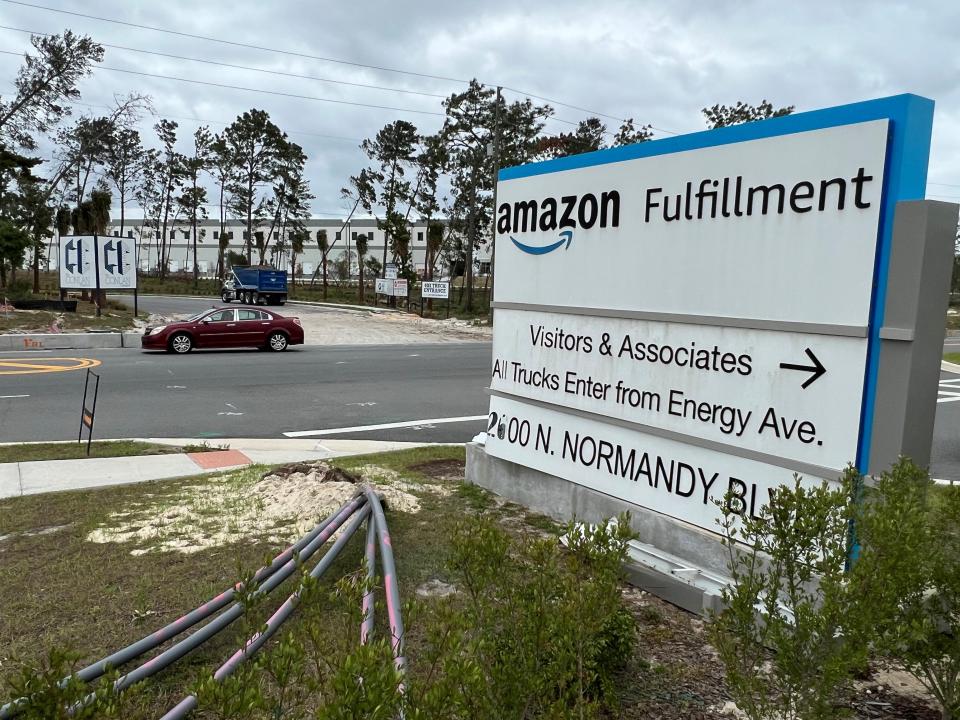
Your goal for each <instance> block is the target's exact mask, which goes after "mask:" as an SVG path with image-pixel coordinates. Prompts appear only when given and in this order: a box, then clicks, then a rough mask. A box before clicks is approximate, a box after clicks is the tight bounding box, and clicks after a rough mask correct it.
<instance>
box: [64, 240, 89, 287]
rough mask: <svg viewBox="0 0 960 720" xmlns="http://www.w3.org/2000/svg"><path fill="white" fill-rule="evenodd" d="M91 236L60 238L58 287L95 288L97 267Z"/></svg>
mask: <svg viewBox="0 0 960 720" xmlns="http://www.w3.org/2000/svg"><path fill="white" fill-rule="evenodd" d="M95 242H96V241H95V239H94V237H93V235H74V236H68V235H63V236H61V237H60V242H59V244H58V246H57V249H58V256H57V259H58V264H59V266H60V287H62V288H81V289H84V290H86V289H93V288H95V287H97V266H96V262H95V261H94V252H95V251H94V245H95Z"/></svg>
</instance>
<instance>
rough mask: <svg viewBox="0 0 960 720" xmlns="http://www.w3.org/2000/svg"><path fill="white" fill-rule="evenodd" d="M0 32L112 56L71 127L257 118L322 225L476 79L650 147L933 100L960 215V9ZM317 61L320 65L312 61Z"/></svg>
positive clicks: (197, 11) (574, 14) (398, 7)
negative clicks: (132, 120)
mask: <svg viewBox="0 0 960 720" xmlns="http://www.w3.org/2000/svg"><path fill="white" fill-rule="evenodd" d="M43 8H47V9H43ZM51 8H52V9H56V10H59V11H70V12H74V13H83V14H85V15H92V16H97V18H98V19H95V18H90V17H80V16H78V15H70V14H65V13H63V12H52V11H51V10H50V9H51ZM108 19H109V20H115V21H121V22H122V23H131V24H135V25H145V26H151V27H153V28H155V29H144V28H139V27H133V26H132V25H123V24H118V23H116V22H109V21H108ZM0 25H3V26H5V27H6V28H7V29H0V50H6V51H18V52H20V51H24V50H26V49H27V48H28V45H29V35H28V34H26V33H23V32H20V31H21V30H28V31H33V32H45V33H57V32H62V31H63V30H64V29H66V28H70V29H72V30H74V31H76V32H82V33H85V34H88V35H90V36H91V37H93V38H94V39H95V40H97V41H98V42H100V43H102V44H104V45H105V46H107V47H106V57H105V60H104V62H103V63H102V67H101V68H100V69H98V70H96V71H95V73H94V74H93V76H92V77H91V78H89V79H87V80H85V81H84V82H83V84H82V86H81V89H82V92H83V102H84V103H87V105H81V106H78V108H77V111H78V112H82V113H94V112H97V111H98V110H101V111H102V108H98V107H96V106H102V105H105V104H107V103H109V102H110V101H111V99H112V98H113V96H114V95H115V94H125V93H128V92H131V91H136V92H140V93H145V94H148V95H150V96H151V97H152V98H153V102H154V105H155V108H156V112H157V114H158V115H159V116H160V117H166V118H172V119H175V120H176V121H177V122H178V123H179V124H180V128H181V131H180V132H181V136H182V141H183V142H182V146H183V148H182V149H184V150H186V149H187V146H188V142H187V141H188V140H189V136H190V135H191V134H192V133H193V131H194V130H195V129H196V127H197V126H198V125H200V124H205V125H209V126H210V127H211V129H212V130H214V131H219V130H221V129H222V128H223V127H224V126H225V125H226V124H227V123H229V122H230V121H231V120H233V118H235V117H236V116H237V114H239V113H241V112H243V111H244V110H247V109H249V108H251V107H257V108H262V109H265V110H267V111H268V112H269V113H270V115H271V116H272V118H273V120H274V122H276V123H277V124H278V125H279V126H280V128H281V129H283V130H284V131H286V132H287V133H289V135H290V137H291V138H292V139H293V140H295V141H296V142H298V143H300V144H301V145H302V146H303V147H304V148H305V150H306V152H307V154H308V155H309V157H310V163H309V165H308V175H309V178H310V180H311V183H312V187H313V190H314V194H315V195H316V196H317V199H316V201H315V202H314V212H315V213H316V214H317V215H325V216H339V215H342V214H344V210H343V203H342V201H341V200H340V198H339V189H340V188H341V187H342V186H343V185H344V183H345V181H346V179H347V177H348V176H349V175H350V174H354V173H356V172H357V171H358V170H359V169H360V168H361V167H363V166H364V164H365V158H364V156H363V155H362V153H361V151H360V150H359V149H358V147H357V146H358V144H359V142H360V141H361V140H362V139H363V138H365V137H370V136H372V135H373V134H375V133H376V131H377V130H378V129H379V128H380V127H382V126H383V125H384V124H386V123H388V122H391V121H393V120H395V119H397V118H403V119H406V120H409V121H411V122H413V123H414V124H416V125H417V127H418V128H420V129H421V130H422V131H423V132H430V131H434V130H436V129H437V128H438V127H439V125H440V123H441V120H442V117H441V113H442V107H441V106H440V102H441V97H442V96H446V95H448V94H449V93H451V92H456V91H458V90H460V89H462V88H463V87H464V84H463V82H461V81H462V80H465V79H469V78H471V77H476V78H478V79H479V80H480V81H481V82H484V83H488V84H491V85H496V84H500V85H503V86H505V87H508V88H511V91H508V92H507V93H506V94H507V97H508V99H512V98H515V97H518V92H517V91H519V92H520V93H529V94H533V95H538V96H541V97H544V98H550V99H551V100H555V101H558V102H562V103H565V104H566V105H568V106H576V107H577V108H584V109H586V110H589V111H591V113H593V114H597V113H603V114H604V115H609V116H612V117H617V118H624V117H633V118H635V119H636V120H637V121H638V122H640V123H649V124H651V125H653V126H654V128H656V136H657V137H665V136H667V135H668V134H673V133H685V132H692V131H696V130H701V129H703V128H704V125H703V118H702V116H701V114H700V109H701V108H702V107H704V106H706V105H713V104H715V103H725V104H731V103H734V102H736V101H737V100H745V101H748V102H751V103H757V102H759V101H760V100H762V99H764V98H766V99H769V100H770V101H772V102H773V103H774V104H776V105H790V104H792V105H796V106H797V109H798V110H812V109H816V108H821V107H827V106H830V105H839V104H844V103H848V102H854V101H858V100H865V99H869V98H876V97H882V96H885V95H892V94H897V93H902V92H913V93H917V94H920V95H925V96H927V97H930V98H933V99H934V100H936V103H937V110H936V119H935V123H934V135H933V150H932V155H931V162H930V175H929V184H928V188H927V195H928V197H931V198H936V199H944V200H953V201H960V89H958V83H960V53H958V52H957V47H958V41H957V32H958V28H960V2H956V0H937V1H922V0H918V1H915V2H859V1H856V0H850V1H846V0H845V1H844V2H836V1H833V2H820V1H818V0H808V1H807V2H803V3H786V2H766V1H764V2H760V1H754V2H749V1H742V2H733V1H730V2H726V1H724V0H720V1H718V2H713V3H707V2H701V1H697V0H671V1H670V2H640V1H639V0H636V1H634V2H607V1H604V0H592V1H591V2H583V0H578V1H568V0H549V1H547V0H525V2H523V3H518V2H516V0H510V1H509V2H507V1H505V0H486V2H483V3H476V2H470V3H466V2H457V1H456V0H444V1H443V2H441V1H440V0H418V2H369V1H367V0H358V1H355V2H347V3H328V2H322V3H315V2H311V3H307V2H299V1H297V2H293V1H292V0H291V1H286V0H273V1H272V2H270V1H267V2H251V1H250V0H233V2H221V1H219V0H190V1H188V0H165V1H164V2H162V3H161V2H145V1H142V0H84V1H83V2H80V1H79V0H63V1H62V2H58V1H57V0H28V1H27V2H25V3H12V2H10V1H9V0H0ZM9 28H13V29H9ZM158 29H163V30H168V31H176V32H178V33H186V34H191V35H199V36H204V37H205V38H209V39H196V38H191V37H186V36H185V35H182V34H181V35H177V34H172V33H170V32H161V31H159V30H158ZM216 40H225V41H231V42H234V43H244V44H247V45H256V46H259V47H262V48H265V49H263V50H260V49H252V48H249V47H241V46H238V45H230V44H227V43H223V42H216ZM110 46H114V47H110ZM121 48H124V49H121ZM276 50H282V51H285V52H286V53H288V54H283V53H280V52H275V51H276ZM143 51H149V52H143ZM157 53H164V54H167V55H177V56H183V57H186V58H196V59H200V60H207V61H216V62H220V63H227V64H232V65H243V66H247V67H250V68H257V69H259V70H268V71H274V72H269V73H266V72H257V71H253V70H245V69H235V68H227V67H223V66H216V65H210V64H204V63H200V62H194V61H191V60H185V59H178V58H172V57H164V56H163V55H160V54H157ZM297 54H299V56H298V55H297ZM303 55H308V56H314V57H303ZM321 57H322V58H327V60H322V59H315V58H321ZM335 61H341V62H335ZM351 63H356V64H351ZM19 64H20V60H19V59H18V58H16V57H13V56H10V55H0V75H2V86H0V94H3V95H6V94H8V93H9V92H10V90H11V88H10V84H9V83H10V81H11V80H12V79H13V78H14V77H15V74H16V71H17V68H18V66H19ZM365 65H366V66H377V67H379V68H382V69H374V68H371V67H363V66H365ZM108 68H113V69H108ZM388 69H392V70H400V71H406V72H394V71H391V70H388ZM118 70H126V71H133V72H138V73H146V74H148V75H154V76H157V75H160V76H168V78H181V80H174V79H168V78H161V77H149V76H145V75H137V74H130V73H129V72H127V73H124V72H118ZM275 72H280V73H289V74H294V75H309V76H313V77H315V78H325V79H327V80H331V81H340V82H341V83H342V82H346V83H357V84H362V85H377V86H381V87H382V88H387V89H373V88H368V87H356V86H352V85H346V84H339V83H335V82H324V81H321V80H316V79H303V78H295V77H289V76H284V75H278V74H275ZM425 76H434V77H425ZM440 78H447V79H440ZM183 80H193V81H200V82H205V83H216V84H219V85H233V86H237V87H241V88H246V89H244V90H237V89H230V88H225V87H213V86H210V85H203V84H197V83H189V82H184V81H183ZM254 90H266V91H270V92H272V93H283V94H287V95H299V96H309V97H310V98H314V99H305V98H295V97H288V96H286V95H280V94H272V95H271V94H266V93H262V92H255V91H254ZM401 91H403V92H401ZM437 96H439V97H437ZM317 98H323V99H325V100H335V101H342V102H346V103H359V104H362V105H350V104H341V103H340V102H338V103H334V102H324V101H321V100H318V99H317ZM363 105H374V106H386V107H390V108H396V109H381V108H377V107H365V106H363ZM90 106H94V107H90ZM554 107H555V109H556V112H555V118H557V119H555V120H551V121H550V122H549V123H548V125H547V130H548V131H550V132H561V131H564V130H569V129H570V126H569V125H565V124H564V123H563V122H561V120H566V121H577V120H580V119H582V118H584V117H585V116H587V115H588V113H586V112H584V111H582V110H578V109H574V108H572V107H567V106H564V105H560V104H557V105H555V106H554ZM397 109H402V110H403V112H400V111H398V110H397ZM156 120H157V118H151V117H147V118H145V119H144V121H143V123H142V133H143V134H144V136H145V137H148V138H149V140H150V141H152V140H153V133H152V131H151V130H150V128H151V126H152V125H153V124H154V123H155V122H156ZM609 122H610V124H611V125H615V124H616V122H615V121H613V120H610V121H609Z"/></svg>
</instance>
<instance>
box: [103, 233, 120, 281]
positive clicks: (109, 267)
mask: <svg viewBox="0 0 960 720" xmlns="http://www.w3.org/2000/svg"><path fill="white" fill-rule="evenodd" d="M117 244H119V243H117ZM112 252H113V240H108V241H107V243H106V245H104V246H103V268H104V270H106V271H107V272H108V273H110V274H111V275H113V274H114V272H113V271H114V270H116V269H117V266H116V265H114V264H113V263H112V262H110V255H109V253H112Z"/></svg>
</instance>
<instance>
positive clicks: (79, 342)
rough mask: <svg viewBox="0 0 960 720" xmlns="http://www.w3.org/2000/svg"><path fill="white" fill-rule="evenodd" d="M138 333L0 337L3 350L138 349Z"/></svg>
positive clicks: (0, 348)
mask: <svg viewBox="0 0 960 720" xmlns="http://www.w3.org/2000/svg"><path fill="white" fill-rule="evenodd" d="M140 336H141V334H140V333H137V332H123V333H120V332H107V333H23V334H6V335H0V351H4V350H102V349H109V348H125V347H126V348H132V347H140Z"/></svg>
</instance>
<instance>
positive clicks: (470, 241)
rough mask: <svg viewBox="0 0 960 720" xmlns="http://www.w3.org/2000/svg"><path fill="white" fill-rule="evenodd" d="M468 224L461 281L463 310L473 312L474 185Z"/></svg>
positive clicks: (475, 191)
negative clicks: (464, 293) (465, 299)
mask: <svg viewBox="0 0 960 720" xmlns="http://www.w3.org/2000/svg"><path fill="white" fill-rule="evenodd" d="M471 195H472V197H471V202H470V214H469V223H470V226H469V228H468V231H467V259H466V267H465V268H464V269H463V281H464V283H466V285H467V288H466V289H467V306H466V308H465V310H466V311H467V312H468V313H469V312H473V245H474V243H475V242H476V239H477V224H476V222H475V221H474V218H475V217H476V216H475V213H476V207H475V206H476V203H477V188H476V185H474V187H473V189H472V193H471Z"/></svg>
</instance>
